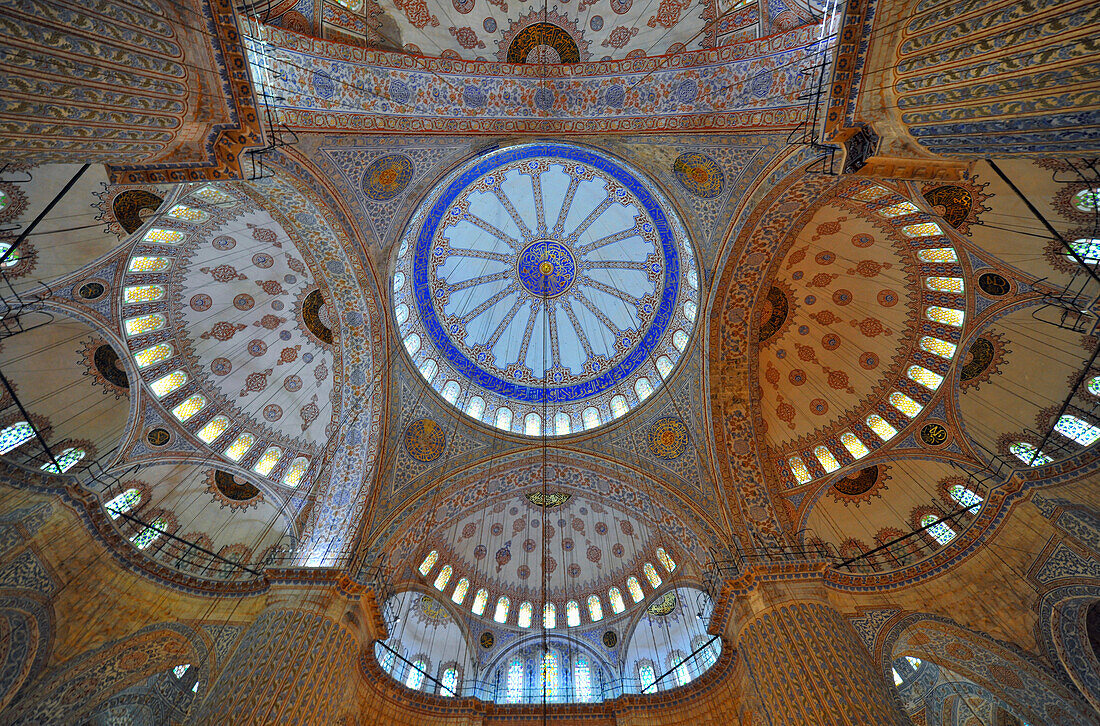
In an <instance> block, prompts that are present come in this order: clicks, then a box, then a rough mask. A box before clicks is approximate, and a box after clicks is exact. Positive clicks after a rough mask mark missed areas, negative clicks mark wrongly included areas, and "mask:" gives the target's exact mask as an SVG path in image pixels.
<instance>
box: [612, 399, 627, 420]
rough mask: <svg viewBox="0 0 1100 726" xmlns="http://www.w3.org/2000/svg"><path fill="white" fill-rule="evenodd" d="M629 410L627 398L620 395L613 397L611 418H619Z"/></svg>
mask: <svg viewBox="0 0 1100 726" xmlns="http://www.w3.org/2000/svg"><path fill="white" fill-rule="evenodd" d="M627 410H628V408H627V405H626V396H623V395H618V396H612V397H611V417H612V418H619V417H620V416H622V415H623V414H624V413H626V412H627Z"/></svg>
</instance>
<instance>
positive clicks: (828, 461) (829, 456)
mask: <svg viewBox="0 0 1100 726" xmlns="http://www.w3.org/2000/svg"><path fill="white" fill-rule="evenodd" d="M814 456H816V457H817V460H818V461H820V462H821V466H822V468H823V469H825V472H826V473H832V472H834V471H836V470H837V469H839V468H840V464H839V463H837V460H836V457H835V456H833V452H831V451H829V450H828V449H827V448H826V447H824V446H818V447H817V448H815V449H814Z"/></svg>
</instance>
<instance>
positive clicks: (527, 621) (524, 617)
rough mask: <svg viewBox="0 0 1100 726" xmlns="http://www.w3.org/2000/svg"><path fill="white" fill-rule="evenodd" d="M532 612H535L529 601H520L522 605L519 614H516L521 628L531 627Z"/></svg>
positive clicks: (517, 623)
mask: <svg viewBox="0 0 1100 726" xmlns="http://www.w3.org/2000/svg"><path fill="white" fill-rule="evenodd" d="M532 612H533V608H532V607H531V603H529V602H522V603H520V605H519V614H518V615H517V616H516V625H518V626H519V627H521V628H529V627H531V614H532Z"/></svg>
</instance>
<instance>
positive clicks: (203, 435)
mask: <svg viewBox="0 0 1100 726" xmlns="http://www.w3.org/2000/svg"><path fill="white" fill-rule="evenodd" d="M227 428H229V417H228V416H215V417H214V418H212V419H210V420H209V421H207V422H206V425H205V426H203V427H202V428H201V429H199V433H198V437H199V438H200V439H202V440H203V441H204V442H206V443H208V444H211V443H213V442H214V441H216V440H217V439H218V437H219V436H221V435H222V434H224V433H225V430H226V429H227Z"/></svg>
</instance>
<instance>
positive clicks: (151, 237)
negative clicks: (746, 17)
mask: <svg viewBox="0 0 1100 726" xmlns="http://www.w3.org/2000/svg"><path fill="white" fill-rule="evenodd" d="M181 239H183V232H179V231H177V230H174V229H159V228H154V229H151V230H149V231H148V232H146V233H145V236H144V237H142V238H141V241H142V242H160V243H161V244H166V245H174V244H176V243H178V242H179V241H180V240H181Z"/></svg>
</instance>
